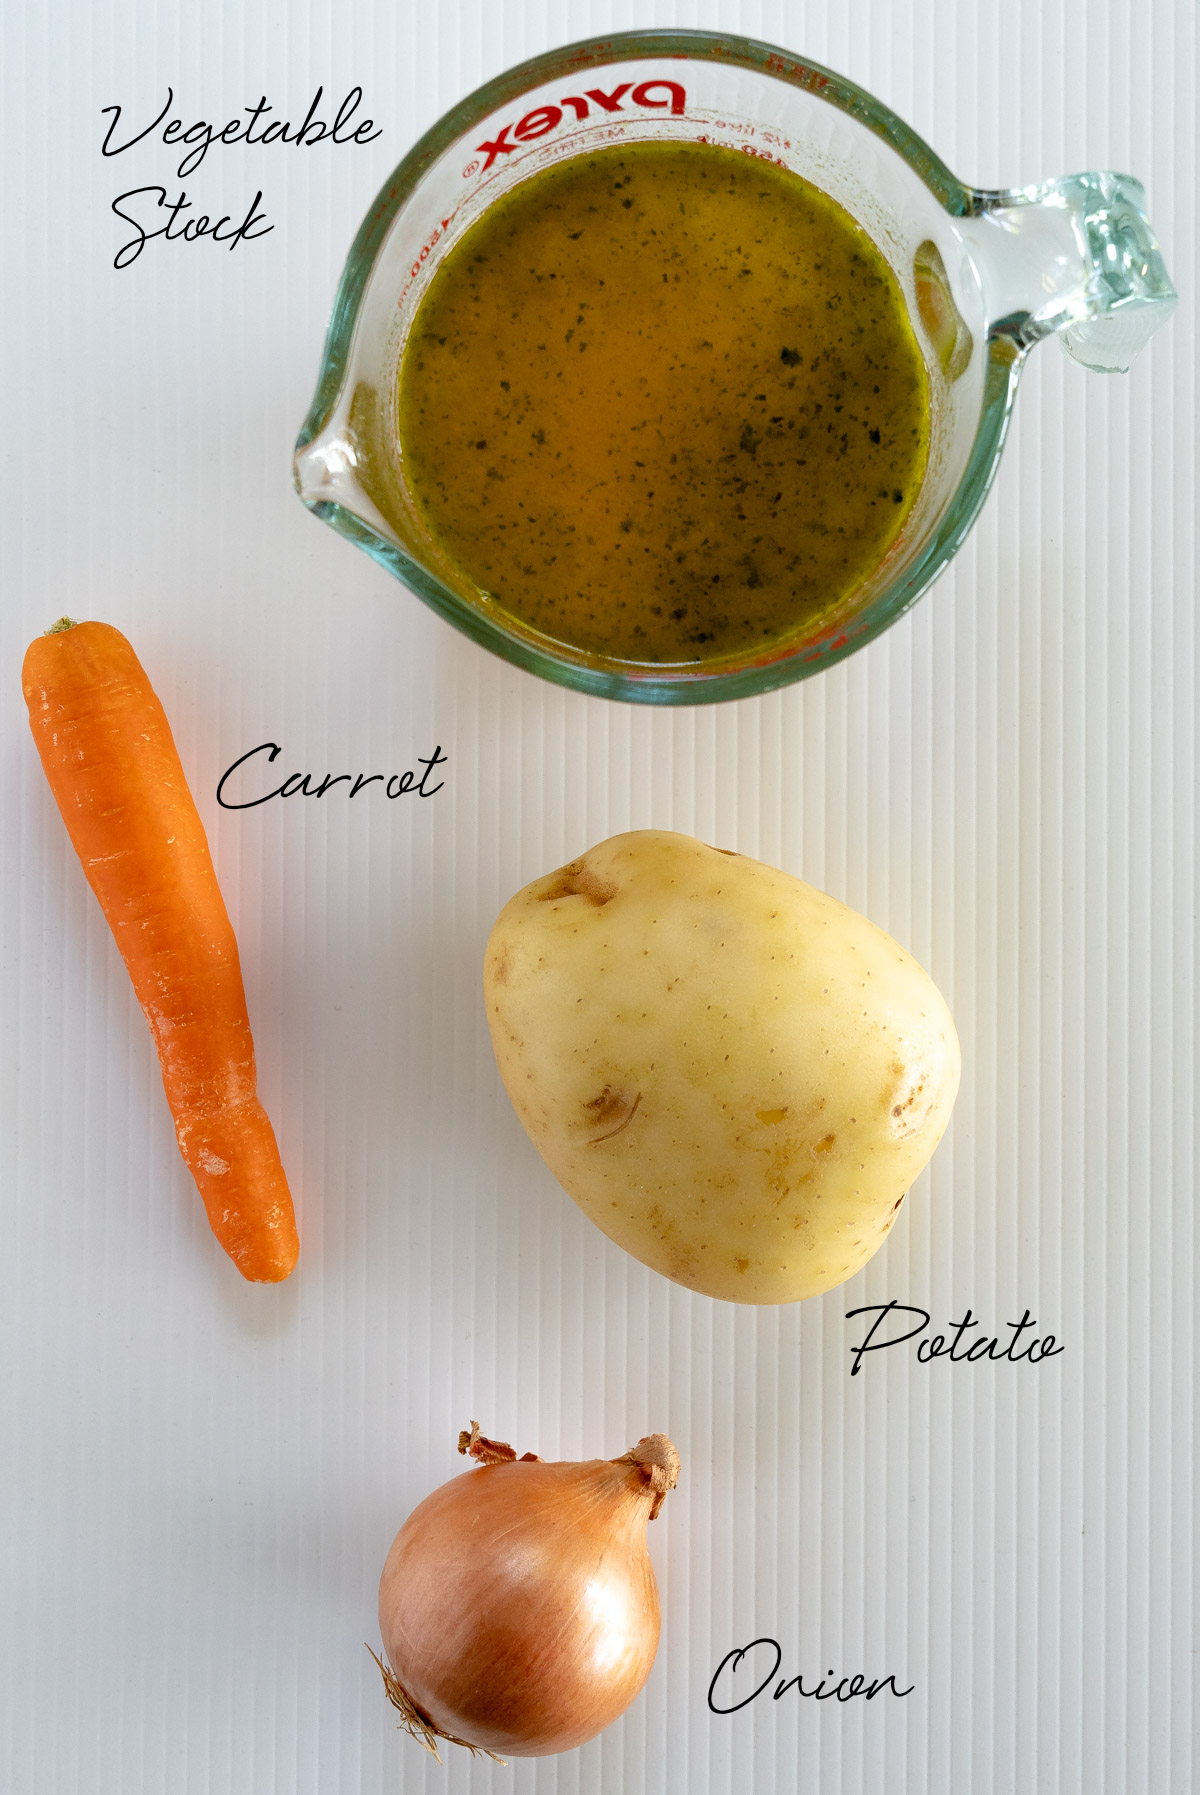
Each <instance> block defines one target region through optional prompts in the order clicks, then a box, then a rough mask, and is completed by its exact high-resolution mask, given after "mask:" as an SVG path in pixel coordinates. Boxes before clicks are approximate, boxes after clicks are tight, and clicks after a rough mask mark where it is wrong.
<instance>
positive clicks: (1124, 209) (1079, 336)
mask: <svg viewBox="0 0 1200 1795" xmlns="http://www.w3.org/2000/svg"><path fill="white" fill-rule="evenodd" d="M1145 199H1146V195H1145V191H1144V189H1143V187H1142V184H1141V182H1140V181H1137V180H1135V179H1134V177H1133V176H1132V175H1124V174H1115V173H1113V172H1111V171H1106V172H1104V173H1100V174H1075V175H1064V176H1063V178H1062V179H1061V180H1057V181H1045V182H1043V183H1042V184H1041V185H1040V186H1036V187H1021V188H1014V189H1010V190H1008V191H1004V192H981V191H978V190H976V191H973V192H972V193H971V195H970V205H969V207H968V212H969V216H968V217H966V218H964V219H963V220H962V226H963V227H965V230H964V235H965V238H966V242H967V247H968V250H969V252H970V254H971V255H972V258H973V259H974V261H975V264H976V268H977V271H978V273H979V277H980V281H981V284H982V288H983V296H984V302H985V304H986V306H987V310H988V317H989V319H990V320H991V325H990V334H992V335H996V334H1004V335H1007V336H1010V337H1012V338H1013V339H1014V340H1015V341H1016V342H1017V343H1018V344H1019V345H1020V347H1021V348H1022V349H1024V348H1028V347H1029V346H1030V345H1032V344H1033V343H1036V342H1038V341H1040V340H1041V338H1043V337H1046V336H1051V335H1055V334H1057V335H1059V336H1060V339H1061V342H1062V346H1063V348H1064V349H1065V350H1066V352H1067V354H1068V355H1070V356H1071V357H1073V359H1074V360H1075V361H1077V362H1082V364H1083V366H1084V367H1085V368H1093V369H1096V370H1097V371H1098V372H1100V373H1105V374H1114V373H1125V372H1126V371H1127V370H1128V369H1129V368H1131V367H1132V366H1133V363H1134V361H1135V360H1136V358H1137V356H1138V354H1139V353H1140V352H1141V350H1143V349H1144V348H1145V346H1146V344H1147V343H1148V342H1149V341H1150V338H1151V337H1152V336H1153V335H1154V332H1155V331H1156V330H1157V329H1158V328H1159V326H1160V325H1161V324H1165V323H1166V321H1167V319H1168V318H1169V317H1170V316H1171V314H1172V312H1173V311H1174V310H1175V307H1176V305H1177V303H1178V295H1177V293H1176V291H1175V288H1174V287H1173V286H1172V284H1171V280H1170V277H1169V275H1168V274H1167V270H1166V268H1165V266H1164V265H1163V259H1162V256H1161V254H1160V253H1159V248H1158V243H1157V241H1156V239H1155V236H1154V232H1153V230H1152V229H1151V227H1150V221H1149V219H1148V218H1147V217H1146V211H1145ZM960 228H961V227H960Z"/></svg>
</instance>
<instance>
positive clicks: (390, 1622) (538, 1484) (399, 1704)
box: [376, 1421, 679, 1758]
mask: <svg viewBox="0 0 1200 1795" xmlns="http://www.w3.org/2000/svg"><path fill="white" fill-rule="evenodd" d="M458 1449H459V1451H460V1452H463V1453H466V1454H468V1455H469V1456H470V1457H471V1458H473V1459H475V1460H476V1461H477V1465H478V1468H477V1469H475V1470H473V1471H470V1472H468V1473H467V1474H466V1475H465V1476H461V1477H453V1478H451V1480H450V1482H449V1483H445V1484H443V1485H442V1487H441V1489H438V1490H435V1491H434V1492H433V1494H432V1495H431V1496H428V1497H426V1499H425V1501H424V1502H422V1503H421V1505H420V1506H419V1507H418V1508H416V1509H414V1510H413V1512H412V1514H411V1515H410V1516H409V1518H408V1520H407V1521H406V1522H405V1523H404V1526H403V1527H402V1528H401V1529H400V1532H399V1533H398V1534H397V1535H396V1538H395V1540H394V1542H393V1544H392V1549H391V1551H390V1552H389V1553H388V1558H387V1563H386V1564H385V1565H384V1567H383V1576H382V1577H381V1579H380V1582H379V1629H380V1632H381V1634H382V1635H383V1645H384V1650H385V1652H386V1654H387V1657H388V1659H389V1661H390V1666H391V1668H390V1669H389V1668H388V1667H387V1666H386V1665H384V1664H383V1663H382V1661H381V1660H378V1659H377V1660H376V1661H377V1662H378V1663H379V1665H380V1669H381V1670H382V1671H383V1679H384V1686H385V1688H386V1690H387V1694H388V1698H389V1700H390V1701H391V1702H392V1703H393V1705H394V1706H395V1707H396V1708H398V1709H399V1711H400V1713H401V1715H402V1716H403V1719H404V1724H405V1726H406V1727H407V1729H408V1731H409V1732H410V1733H411V1734H412V1735H413V1737H414V1738H416V1739H418V1740H419V1741H420V1742H421V1743H422V1744H423V1745H425V1746H426V1747H427V1749H428V1750H430V1751H431V1752H432V1753H433V1755H434V1756H435V1757H437V1756H438V1750H437V1741H438V1740H439V1739H448V1740H449V1741H450V1742H451V1743H452V1744H455V1745H466V1746H469V1747H470V1748H471V1749H472V1750H473V1751H484V1752H487V1753H488V1754H489V1756H492V1757H496V1756H497V1754H498V1753H499V1752H501V1751H506V1752H510V1753H511V1754H512V1755H513V1756H514V1757H527V1758H534V1757H546V1756H549V1754H550V1753H552V1752H558V1751H570V1750H571V1749H572V1748H573V1747H574V1746H576V1745H582V1744H583V1743H584V1742H585V1741H586V1740H588V1739H592V1738H594V1737H595V1735H596V1734H597V1733H599V1732H601V1731H602V1730H603V1729H604V1728H605V1727H606V1726H607V1725H608V1724H609V1722H610V1721H613V1720H615V1719H616V1718H617V1716H618V1715H619V1714H623V1713H624V1711H625V1709H626V1708H627V1707H628V1706H629V1704H630V1702H631V1701H632V1700H633V1698H634V1696H635V1695H637V1693H638V1691H639V1690H640V1689H641V1687H642V1685H643V1683H644V1682H645V1681H646V1678H647V1677H648V1676H649V1674H650V1667H651V1665H652V1664H653V1662H654V1654H655V1651H656V1650H657V1647H658V1632H659V1613H658V1586H657V1584H656V1583H655V1580H654V1567H653V1566H652V1564H651V1563H650V1555H649V1552H648V1551H647V1549H646V1523H647V1521H652V1520H653V1519H654V1518H655V1516H656V1515H657V1514H658V1511H659V1509H660V1508H661V1507H662V1502H663V1498H664V1496H665V1495H666V1493H667V1491H668V1490H671V1489H674V1487H675V1484H676V1481H677V1479H678V1476H679V1454H678V1453H677V1452H676V1450H675V1448H674V1446H672V1444H671V1442H670V1440H668V1439H667V1437H666V1435H665V1434H651V1435H650V1436H649V1438H648V1439H644V1440H639V1441H638V1443H637V1445H636V1446H634V1447H631V1449H630V1450H629V1451H628V1452H627V1453H625V1454H624V1456H623V1457H621V1458H617V1459H612V1460H608V1459H589V1460H587V1461H586V1462H585V1463H582V1464H571V1463H564V1464H547V1463H545V1462H544V1461H543V1460H542V1459H540V1458H538V1457H537V1456H536V1454H534V1453H532V1452H527V1453H525V1455H524V1456H523V1457H522V1458H518V1457H517V1455H516V1453H515V1452H514V1451H513V1449H512V1447H511V1446H506V1445H503V1444H501V1443H499V1442H497V1441H495V1440H488V1439H485V1438H484V1437H483V1435H482V1434H481V1433H480V1431H479V1424H478V1423H477V1422H475V1421H473V1422H472V1423H471V1429H470V1432H469V1433H462V1434H460V1435H459V1440H458Z"/></svg>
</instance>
